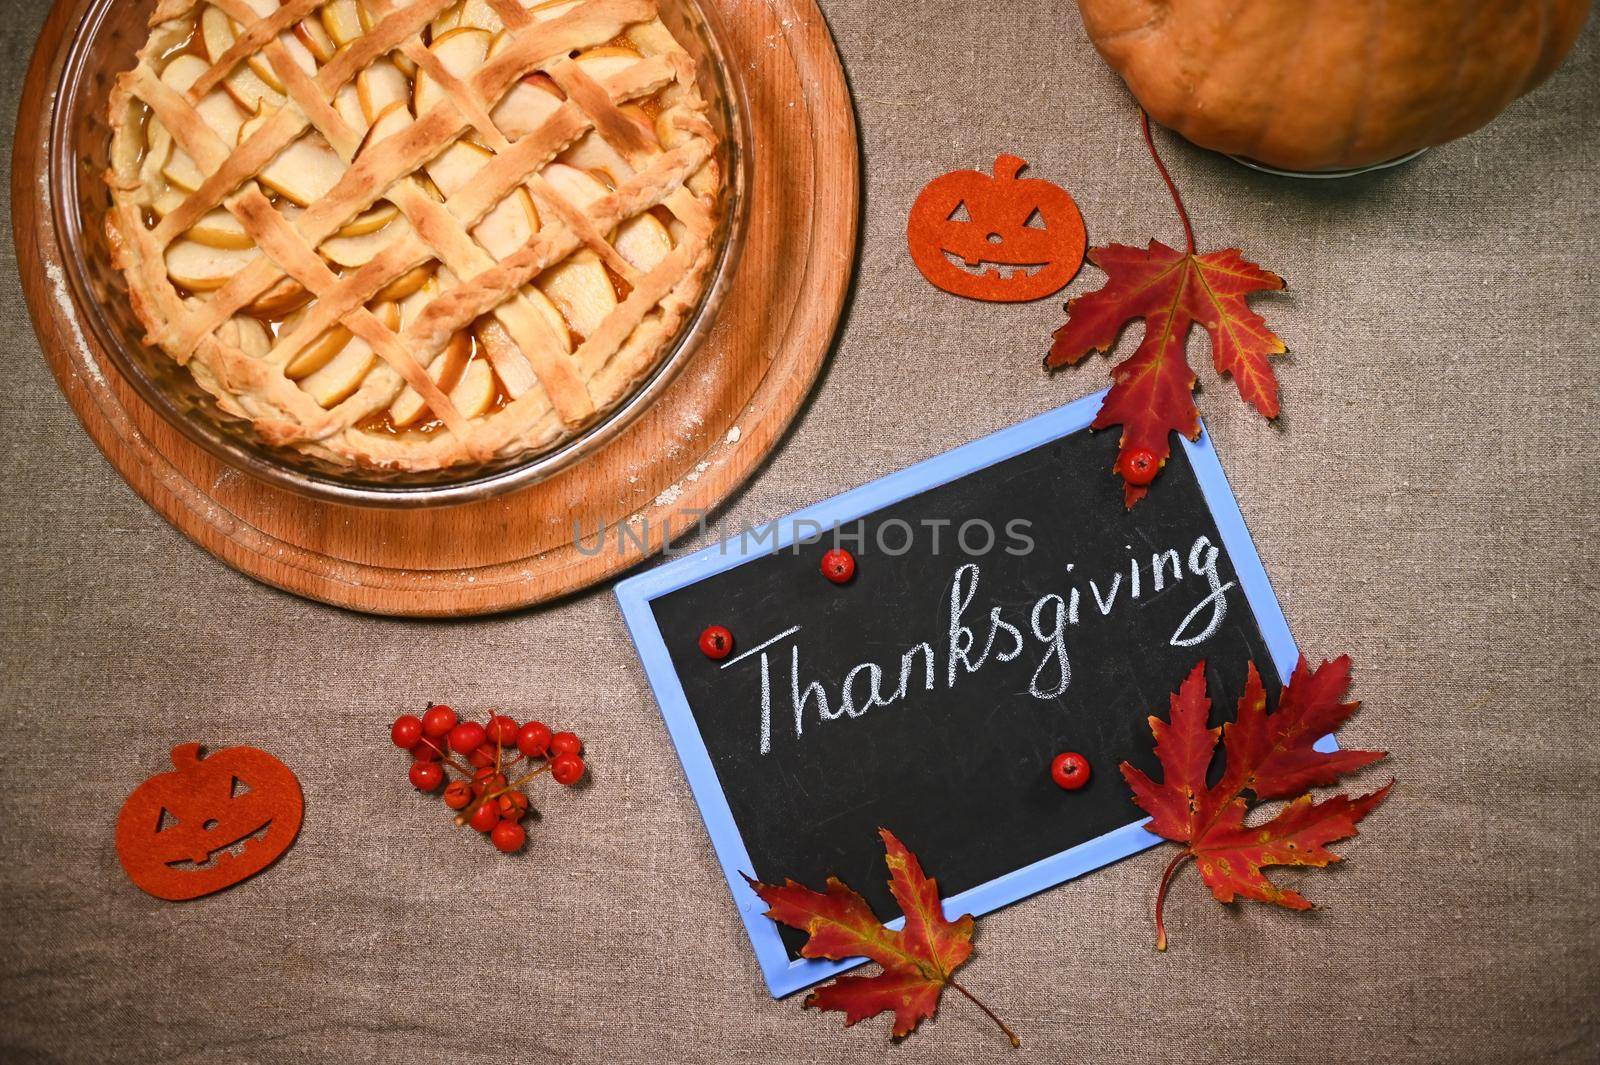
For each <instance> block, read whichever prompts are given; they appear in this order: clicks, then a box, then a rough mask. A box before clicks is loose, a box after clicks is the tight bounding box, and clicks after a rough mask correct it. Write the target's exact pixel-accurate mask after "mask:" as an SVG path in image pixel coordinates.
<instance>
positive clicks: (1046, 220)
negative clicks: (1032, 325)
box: [906, 155, 1085, 303]
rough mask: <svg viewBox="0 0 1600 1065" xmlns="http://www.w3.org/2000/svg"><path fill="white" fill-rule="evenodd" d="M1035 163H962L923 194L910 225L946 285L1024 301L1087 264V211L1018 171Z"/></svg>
mask: <svg viewBox="0 0 1600 1065" xmlns="http://www.w3.org/2000/svg"><path fill="white" fill-rule="evenodd" d="M1027 165H1028V164H1027V163H1025V162H1023V161H1022V160H1021V159H1018V158H1017V157H1016V156H1014V155H1002V156H1000V158H998V159H996V160H995V161H994V176H993V177H990V176H989V175H988V174H981V173H979V172H978V171H976V170H956V171H953V172H951V173H949V174H944V175H942V176H940V177H936V178H934V179H933V180H932V181H930V182H929V183H928V186H927V187H926V188H924V189H923V190H922V192H921V193H920V194H919V195H918V196H917V202H916V203H914V204H913V205H912V206H911V218H910V220H909V221H908V222H907V224H906V240H907V243H908V244H909V245H910V248H911V259H912V261H913V262H915V263H916V264H917V269H918V270H920V271H922V276H923V277H925V278H927V279H928V280H929V281H930V282H931V283H932V284H934V285H935V286H937V287H938V288H941V289H943V290H944V291H946V292H949V293H952V294H954V295H957V296H966V297H967V298H969V299H975V300H990V301H994V302H999V303H1020V302H1023V301H1026V300H1036V299H1040V298H1042V297H1044V296H1048V295H1050V294H1051V293H1052V292H1056V291H1058V290H1059V289H1061V288H1062V286H1064V285H1065V284H1066V283H1067V282H1068V281H1071V280H1072V278H1073V276H1074V275H1075V274H1077V272H1078V267H1080V266H1082V265H1083V250H1084V244H1085V238H1084V232H1083V216H1082V215H1081V214H1079V213H1078V205H1077V204H1076V203H1074V202H1073V199H1072V197H1071V196H1070V195H1068V194H1067V192H1066V190H1065V189H1062V188H1060V187H1058V186H1056V185H1052V184H1050V182H1048V181H1039V180H1036V179H1034V178H1020V179H1019V178H1018V177H1017V173H1018V172H1019V171H1021V170H1022V168H1023V167H1025V166H1027Z"/></svg>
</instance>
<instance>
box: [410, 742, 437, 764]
mask: <svg viewBox="0 0 1600 1065" xmlns="http://www.w3.org/2000/svg"><path fill="white" fill-rule="evenodd" d="M411 757H412V758H415V759H416V760H417V761H419V762H437V761H438V760H439V748H438V747H435V746H434V745H433V743H432V741H430V740H426V739H421V740H418V741H417V745H416V746H415V747H413V748H411Z"/></svg>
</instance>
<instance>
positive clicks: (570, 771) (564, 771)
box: [550, 754, 583, 787]
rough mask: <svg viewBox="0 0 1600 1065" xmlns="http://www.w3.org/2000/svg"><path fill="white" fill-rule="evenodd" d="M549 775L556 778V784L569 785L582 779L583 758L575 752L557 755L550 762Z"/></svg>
mask: <svg viewBox="0 0 1600 1065" xmlns="http://www.w3.org/2000/svg"><path fill="white" fill-rule="evenodd" d="M550 775H551V776H553V777H555V778H556V783H557V784H565V785H567V786H568V787H571V786H572V785H574V784H576V783H577V782H578V781H579V780H581V779H583V759H582V758H579V757H578V756H577V755H575V754H563V755H558V756H557V757H556V760H555V761H553V762H551V763H550Z"/></svg>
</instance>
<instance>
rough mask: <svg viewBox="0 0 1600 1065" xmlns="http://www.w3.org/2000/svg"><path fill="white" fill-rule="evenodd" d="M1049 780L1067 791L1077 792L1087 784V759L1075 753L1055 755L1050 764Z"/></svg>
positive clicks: (1068, 752)
mask: <svg viewBox="0 0 1600 1065" xmlns="http://www.w3.org/2000/svg"><path fill="white" fill-rule="evenodd" d="M1050 779H1051V780H1054V781H1055V782H1056V783H1057V784H1058V785H1060V786H1061V787H1063V788H1065V789H1066V790H1068V791H1077V790H1078V789H1079V788H1081V787H1083V786H1084V785H1085V784H1087V783H1089V759H1087V758H1085V757H1084V756H1083V755H1081V754H1079V753H1078V752H1077V751H1067V752H1066V753H1064V754H1058V755H1056V757H1055V760H1054V761H1053V762H1051V763H1050Z"/></svg>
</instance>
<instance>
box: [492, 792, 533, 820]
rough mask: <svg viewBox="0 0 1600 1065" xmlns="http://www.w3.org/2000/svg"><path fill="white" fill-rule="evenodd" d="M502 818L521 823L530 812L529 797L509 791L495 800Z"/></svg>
mask: <svg viewBox="0 0 1600 1065" xmlns="http://www.w3.org/2000/svg"><path fill="white" fill-rule="evenodd" d="M495 804H496V805H497V806H499V808H500V816H501V817H504V818H505V819H507V820H508V821H521V820H522V818H523V815H524V814H526V813H527V812H528V797H527V796H526V795H524V794H522V792H520V791H508V792H506V793H505V794H504V795H502V796H500V797H499V798H498V799H496V800H495Z"/></svg>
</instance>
